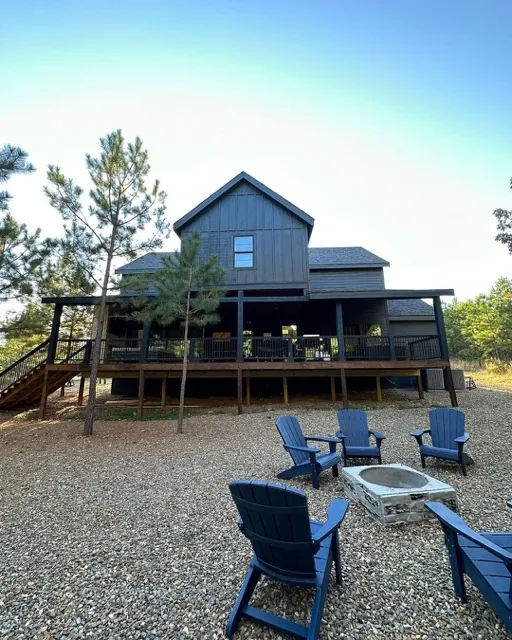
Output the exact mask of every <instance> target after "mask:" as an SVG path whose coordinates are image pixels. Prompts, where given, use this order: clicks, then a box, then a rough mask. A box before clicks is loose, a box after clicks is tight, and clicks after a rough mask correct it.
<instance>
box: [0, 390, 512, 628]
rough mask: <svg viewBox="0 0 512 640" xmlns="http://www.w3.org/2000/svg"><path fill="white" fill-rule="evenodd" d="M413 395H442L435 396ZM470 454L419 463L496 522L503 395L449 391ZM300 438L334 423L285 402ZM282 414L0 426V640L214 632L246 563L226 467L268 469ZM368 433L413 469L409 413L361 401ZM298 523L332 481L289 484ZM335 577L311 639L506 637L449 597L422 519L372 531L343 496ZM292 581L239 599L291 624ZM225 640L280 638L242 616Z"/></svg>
mask: <svg viewBox="0 0 512 640" xmlns="http://www.w3.org/2000/svg"><path fill="white" fill-rule="evenodd" d="M427 397H428V399H429V402H430V403H432V404H436V405H446V394H445V393H444V392H443V393H440V392H438V393H436V392H432V393H430V394H428V396H427ZM459 400H460V405H461V408H462V409H464V410H465V411H466V417H467V428H468V431H469V433H470V435H471V440H470V443H469V444H470V446H469V447H468V450H469V451H470V452H472V454H473V455H474V456H475V457H476V460H477V462H476V464H475V465H474V466H472V467H470V468H469V475H468V477H467V478H463V477H462V476H461V475H460V473H459V471H458V468H457V467H456V466H452V465H450V464H449V463H442V462H440V461H439V462H437V461H429V462H428V463H427V464H428V469H427V472H429V473H430V474H431V475H433V476H435V477H437V478H439V479H441V480H443V481H445V482H448V483H449V484H452V485H453V486H454V487H455V488H456V489H457V492H458V498H459V505H460V510H461V513H462V516H463V517H464V518H466V519H467V521H468V522H469V523H470V524H471V525H473V526H474V527H475V528H477V529H488V530H500V529H501V530H507V529H508V530H511V529H512V511H511V510H510V509H507V507H506V506H505V500H506V499H509V498H511V497H512V482H511V475H512V474H511V468H510V449H511V436H510V427H511V424H510V416H511V415H512V395H509V394H504V393H493V392H490V391H483V390H476V391H473V392H470V393H468V392H461V393H460V398H459ZM292 411H293V412H295V413H297V415H299V417H300V419H301V421H302V424H303V426H304V430H305V432H306V433H310V434H333V433H334V426H335V414H334V412H333V411H332V410H329V411H325V410H323V411H321V410H304V409H300V410H298V411H296V407H293V406H292V407H291V409H290V412H292ZM281 412H282V408H281V407H278V406H275V407H274V409H272V408H265V410H264V411H263V412H261V413H251V414H245V415H242V416H232V415H201V416H195V417H192V418H190V419H188V420H187V421H186V423H185V431H186V433H185V434H184V435H182V436H177V435H175V434H174V433H173V431H174V423H172V424H166V423H163V422H150V423H142V424H140V423H139V424H138V423H131V422H124V423H119V422H116V423H112V422H108V423H107V422H104V423H101V422H97V423H96V433H95V435H94V436H93V438H90V439H83V438H82V437H81V436H80V431H81V425H80V424H78V423H73V422H60V423H57V422H45V423H39V424H38V423H35V422H33V423H30V422H28V423H27V422H22V423H21V422H20V423H13V422H11V423H9V422H7V423H4V424H3V425H1V427H0V446H1V449H0V462H1V465H0V637H1V638H36V639H45V640H46V639H48V640H49V639H52V638H67V639H68V640H71V639H73V638H116V639H119V638H126V639H132V638H148V639H149V638H162V639H163V638H221V637H223V630H224V627H225V624H226V620H227V616H228V614H229V611H230V609H231V607H232V605H233V603H234V600H235V598H236V596H237V593H238V590H239V588H240V586H241V583H242V580H243V576H244V574H245V571H246V568H247V563H248V561H249V559H250V556H251V551H250V547H249V545H248V542H247V541H246V539H245V538H244V537H243V536H242V535H241V534H240V533H239V531H238V529H237V527H236V523H235V522H236V512H235V508H234V505H233V503H232V502H231V499H230V497H229V492H228V489H227V485H228V482H229V481H230V480H231V479H233V478H249V479H264V480H274V479H275V476H276V473H277V472H278V471H279V470H281V469H283V468H284V467H285V466H286V465H287V464H289V460H288V459H287V455H286V454H285V453H284V451H283V449H282V447H281V444H280V439H279V437H278V434H277V432H276V429H275V427H274V419H275V417H276V416H277V415H279V413H281ZM369 416H370V425H371V426H372V427H374V428H378V430H379V431H382V432H384V433H385V434H386V435H387V437H388V439H387V440H386V441H385V443H384V445H383V457H384V462H402V463H404V464H407V465H410V466H412V467H414V468H418V469H419V468H420V464H419V456H418V452H417V447H416V445H415V442H414V440H413V438H411V437H410V436H409V435H408V433H409V432H410V431H411V430H412V429H416V428H419V427H422V426H424V425H425V424H426V408H410V407H409V408H402V409H399V408H396V407H394V408H393V407H389V406H388V407H386V408H384V409H379V410H374V411H370V412H369ZM289 484H290V485H293V486H295V487H298V488H301V489H305V490H306V491H307V493H308V496H309V503H310V511H311V515H312V517H315V518H318V519H323V518H324V515H325V508H326V506H327V505H328V503H329V501H330V500H331V499H332V498H334V497H336V496H340V495H341V489H340V484H339V482H338V481H337V480H335V479H333V478H332V476H331V475H329V474H324V475H323V476H322V480H321V490H320V491H316V492H314V491H313V490H312V489H311V488H310V484H309V483H308V482H307V481H306V480H301V479H298V480H296V481H290V483H289ZM341 546H342V554H343V564H344V571H343V572H344V577H345V580H344V584H343V585H342V586H341V587H338V586H336V585H335V582H334V580H332V582H331V587H330V589H329V595H328V598H327V604H326V608H325V617H324V623H323V625H322V631H321V638H347V639H354V640H355V639H363V638H386V639H388V638H389V639H395V638H396V639H398V638H400V639H402V638H420V639H432V640H434V639H439V638H446V639H455V638H481V639H483V640H493V639H503V638H507V637H508V635H507V632H506V631H505V630H504V628H503V626H502V625H501V624H500V623H499V621H498V620H497V618H496V617H495V616H494V614H493V613H492V612H491V610H490V609H489V607H488V606H487V605H486V604H485V602H484V601H483V600H482V598H481V596H480V595H479V593H478V592H477V591H476V590H475V589H473V588H472V587H471V588H470V589H468V594H469V603H468V604H467V605H463V604H462V603H461V602H460V601H458V600H457V599H456V598H455V597H454V594H453V589H452V584H451V578H450V570H449V565H448V561H447V556H446V553H445V549H444V544H443V536H442V533H441V529H440V527H439V525H438V524H437V522H428V523H422V524H411V525H406V526H403V527H400V528H391V529H383V528H382V527H380V525H378V524H376V523H375V522H374V521H373V520H371V519H370V518H369V517H368V516H367V515H366V514H365V512H364V511H363V510H362V509H361V508H360V507H359V505H357V504H351V507H350V510H349V513H348V515H347V517H346V519H345V521H344V524H343V526H342V529H341ZM310 595H311V594H310V593H309V591H301V590H295V589H291V588H284V587H282V586H280V585H276V584H273V583H270V582H268V581H263V583H262V584H261V586H260V587H259V588H258V590H257V591H256V594H255V596H254V603H255V604H257V605H258V604H259V605H260V606H266V607H268V608H271V609H272V610H273V611H275V612H277V613H279V614H281V615H288V616H290V617H292V618H294V619H296V620H298V621H303V622H305V621H306V620H307V617H308V616H309V612H310V604H311V601H312V599H311V597H310ZM237 637H238V638H246V639H248V638H251V639H255V640H257V639H263V638H268V639H271V638H274V639H276V638H279V636H278V635H277V634H275V633H274V632H272V631H270V630H267V629H263V628H262V627H259V626H256V625H252V624H251V623H248V622H243V623H242V625H241V627H240V630H239V632H238V634H237Z"/></svg>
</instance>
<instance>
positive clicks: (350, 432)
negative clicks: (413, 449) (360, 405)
mask: <svg viewBox="0 0 512 640" xmlns="http://www.w3.org/2000/svg"><path fill="white" fill-rule="evenodd" d="M338 424H339V427H340V428H339V430H338V431H337V432H336V435H337V436H338V438H339V439H340V440H341V441H342V443H343V462H344V464H345V466H347V464H348V460H349V458H376V460H377V462H378V463H379V464H382V456H381V452H380V447H381V445H382V441H383V440H385V439H386V436H383V435H382V433H379V432H378V431H373V429H369V428H368V416H367V415H366V412H365V411H361V410H359V409H342V410H341V411H338ZM370 436H373V437H374V438H375V446H372V445H371V444H370Z"/></svg>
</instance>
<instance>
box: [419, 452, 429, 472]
mask: <svg viewBox="0 0 512 640" xmlns="http://www.w3.org/2000/svg"><path fill="white" fill-rule="evenodd" d="M420 458H421V466H422V467H423V468H424V469H425V467H426V466H427V465H426V464H425V456H424V455H422V454H421V453H420Z"/></svg>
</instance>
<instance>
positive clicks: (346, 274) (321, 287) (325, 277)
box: [309, 267, 384, 291]
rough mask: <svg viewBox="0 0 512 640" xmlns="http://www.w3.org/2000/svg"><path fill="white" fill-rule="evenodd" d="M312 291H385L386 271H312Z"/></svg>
mask: <svg viewBox="0 0 512 640" xmlns="http://www.w3.org/2000/svg"><path fill="white" fill-rule="evenodd" d="M309 278H310V280H309V282H310V289H311V291H361V290H366V289H368V290H375V289H384V270H383V269H382V267H381V268H380V269H323V270H316V269H315V270H311V273H310V276H309Z"/></svg>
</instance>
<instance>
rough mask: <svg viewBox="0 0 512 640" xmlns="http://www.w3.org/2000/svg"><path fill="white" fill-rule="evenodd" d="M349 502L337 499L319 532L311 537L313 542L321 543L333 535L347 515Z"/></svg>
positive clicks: (332, 503) (331, 505) (328, 508)
mask: <svg viewBox="0 0 512 640" xmlns="http://www.w3.org/2000/svg"><path fill="white" fill-rule="evenodd" d="M347 509H348V500H341V499H340V498H335V499H334V500H333V501H332V502H331V504H330V505H329V506H328V507H327V520H326V521H325V522H324V524H323V525H322V526H321V527H320V529H318V531H317V532H316V533H315V534H314V535H313V536H311V539H312V540H313V542H321V541H322V540H323V539H324V538H326V537H327V536H329V535H331V533H332V532H333V531H335V530H336V529H338V528H339V527H340V525H341V523H342V522H343V518H344V517H345V514H346V513H347Z"/></svg>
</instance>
